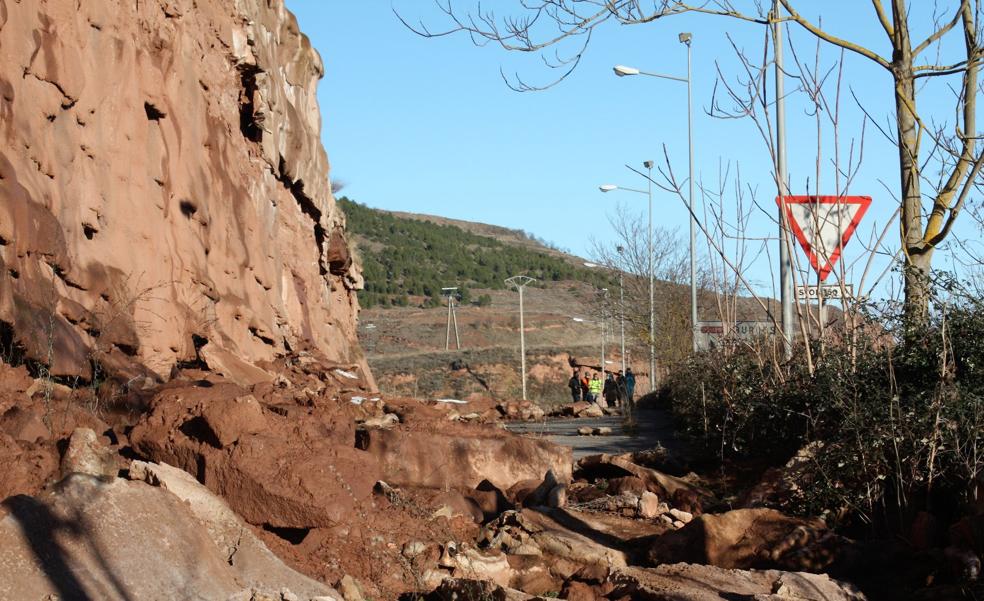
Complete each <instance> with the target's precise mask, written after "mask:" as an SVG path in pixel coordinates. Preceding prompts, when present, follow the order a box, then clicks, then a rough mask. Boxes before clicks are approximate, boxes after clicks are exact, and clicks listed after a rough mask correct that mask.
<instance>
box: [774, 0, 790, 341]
mask: <svg viewBox="0 0 984 601" xmlns="http://www.w3.org/2000/svg"><path fill="white" fill-rule="evenodd" d="M780 15H781V12H780V8H779V0H774V2H773V5H772V41H773V43H774V44H775V54H776V57H775V59H776V60H775V63H776V71H775V73H776V183H777V184H778V187H779V197H780V199H781V198H782V197H783V196H788V195H789V184H788V179H787V174H786V91H785V83H784V81H783V65H782V22H781V21H780V20H779V17H780ZM779 287H780V288H779V300H780V303H781V305H782V337H783V351H784V354H785V357H786V359H789V358H791V357H792V356H793V269H792V264H791V263H790V258H789V223H788V220H787V219H786V211H785V210H783V206H782V202H781V201H780V202H779Z"/></svg>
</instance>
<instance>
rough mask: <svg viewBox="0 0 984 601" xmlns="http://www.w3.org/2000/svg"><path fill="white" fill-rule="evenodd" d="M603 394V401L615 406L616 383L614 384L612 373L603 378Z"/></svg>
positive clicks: (616, 399) (616, 397) (616, 400)
mask: <svg viewBox="0 0 984 601" xmlns="http://www.w3.org/2000/svg"><path fill="white" fill-rule="evenodd" d="M602 394H604V395H605V403H606V404H607V405H608V406H609V407H615V406H616V404H617V403H618V385H617V384H615V377H614V376H613V375H612V374H608V377H607V378H605V389H604V392H603V393H602Z"/></svg>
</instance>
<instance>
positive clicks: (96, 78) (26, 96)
mask: <svg viewBox="0 0 984 601" xmlns="http://www.w3.org/2000/svg"><path fill="white" fill-rule="evenodd" d="M322 75H323V66H322V63H321V59H320V57H319V56H318V54H317V52H316V51H314V50H313V49H312V48H311V45H310V43H309V42H308V39H307V38H306V37H305V36H304V35H303V34H302V33H300V31H299V30H298V27H297V22H296V20H295V18H294V16H293V15H292V14H291V13H290V12H288V11H287V10H286V9H285V8H284V6H283V1H282V0H211V1H209V2H194V1H192V0H128V1H126V2H120V1H110V0H99V1H86V2H77V1H76V0H28V1H23V2H21V1H11V0H0V347H2V350H3V352H4V353H6V354H8V355H10V354H20V355H26V357H27V358H28V359H31V360H33V361H35V362H37V363H38V364H42V365H50V368H51V373H52V374H53V375H55V376H81V377H82V378H83V379H88V378H90V377H91V375H92V370H93V369H94V368H97V369H102V370H105V371H109V372H115V373H117V374H123V375H137V374H140V373H141V372H142V371H143V370H145V369H149V370H151V371H152V372H154V373H156V374H157V375H159V376H163V377H166V376H167V374H168V373H169V371H170V370H171V369H172V368H173V366H175V365H176V364H177V365H180V364H184V363H186V362H199V361H201V362H205V363H207V364H208V366H209V367H210V368H212V369H213V370H216V371H220V372H225V373H227V375H230V376H232V377H233V378H235V379H239V380H254V379H263V378H264V377H266V374H265V372H260V371H258V370H256V369H254V368H253V367H251V366H253V365H257V364H260V365H262V364H263V362H265V361H274V360H276V359H277V358H278V357H279V356H282V355H283V354H285V353H286V352H288V351H290V350H295V351H296V350H300V349H308V350H316V351H321V352H322V353H323V354H324V356H325V357H326V358H328V359H330V360H333V361H337V362H340V363H349V364H353V365H356V366H358V367H360V368H362V369H363V371H365V362H364V360H363V357H362V352H361V350H360V349H359V348H358V345H357V344H356V343H355V318H356V313H357V309H358V307H357V301H356V297H355V292H354V290H355V289H356V288H357V287H358V286H359V285H360V284H361V276H360V274H359V272H358V270H357V268H356V267H354V266H353V265H352V262H351V259H350V256H349V247H348V243H347V241H346V239H345V233H344V227H345V219H344V216H343V215H342V214H341V212H340V211H339V210H338V208H337V207H336V205H335V202H334V199H333V197H332V194H331V189H330V185H329V181H328V161H327V157H326V155H325V151H324V149H323V147H322V146H321V143H320V141H319V135H320V127H321V124H320V116H319V111H318V105H317V100H316V96H315V89H316V85H317V82H318V80H319V79H320V78H321V76H322ZM8 359H9V357H8ZM367 377H368V378H370V382H371V376H369V375H368V374H367Z"/></svg>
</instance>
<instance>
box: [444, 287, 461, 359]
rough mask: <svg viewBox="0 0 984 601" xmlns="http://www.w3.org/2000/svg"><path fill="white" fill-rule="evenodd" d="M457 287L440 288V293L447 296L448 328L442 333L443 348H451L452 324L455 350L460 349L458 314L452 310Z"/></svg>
mask: <svg viewBox="0 0 984 601" xmlns="http://www.w3.org/2000/svg"><path fill="white" fill-rule="evenodd" d="M457 293H458V289H457V288H441V294H443V295H444V296H446V297H447V298H448V329H447V333H446V334H445V335H444V350H446V351H447V350H450V348H451V326H452V325H454V344H455V349H456V350H459V351H460V350H461V338H459V337H458V316H457V315H455V312H454V297H455V296H456V295H457Z"/></svg>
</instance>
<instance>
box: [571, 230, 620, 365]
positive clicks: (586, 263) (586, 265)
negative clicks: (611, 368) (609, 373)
mask: <svg viewBox="0 0 984 601" xmlns="http://www.w3.org/2000/svg"><path fill="white" fill-rule="evenodd" d="M623 252H625V249H624V248H623V247H621V246H619V247H618V253H619V254H620V255H621V254H622V253H623ZM582 264H583V265H584V266H585V267H588V268H595V267H600V265H598V264H597V263H591V262H585V263H582ZM623 273H624V271H623V270H622V269H619V270H618V321H619V331H620V338H621V344H622V373H623V374H624V373H625V367H626V363H625V356H626V355H625V286H624V285H623V283H622V275H623ZM602 290H604V291H605V292H607V291H608V289H607V288H602Z"/></svg>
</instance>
